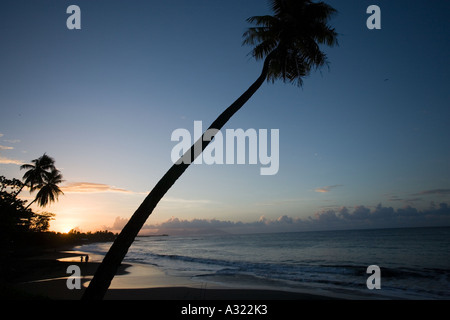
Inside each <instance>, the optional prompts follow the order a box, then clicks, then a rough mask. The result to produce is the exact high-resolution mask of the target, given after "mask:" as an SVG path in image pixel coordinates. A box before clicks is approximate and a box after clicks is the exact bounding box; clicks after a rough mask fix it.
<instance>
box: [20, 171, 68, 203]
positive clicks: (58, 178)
mask: <svg viewBox="0 0 450 320" xmlns="http://www.w3.org/2000/svg"><path fill="white" fill-rule="evenodd" d="M43 180H44V181H43V182H42V183H41V184H39V185H38V186H36V187H35V189H39V192H38V193H37V194H36V198H35V199H34V200H33V201H31V202H30V204H29V205H28V206H27V208H26V209H28V208H29V207H30V206H31V205H32V204H33V203H34V202H37V204H38V205H39V206H41V207H45V206H46V205H48V204H50V203H51V202H55V201H56V200H58V196H59V195H60V194H64V193H63V192H62V191H61V189H60V188H59V186H58V184H60V183H61V182H62V181H63V180H62V174H61V172H60V171H59V170H57V169H56V168H52V170H51V171H50V172H47V174H46V175H45V176H44V179H43Z"/></svg>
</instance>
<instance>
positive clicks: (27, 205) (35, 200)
mask: <svg viewBox="0 0 450 320" xmlns="http://www.w3.org/2000/svg"><path fill="white" fill-rule="evenodd" d="M36 200H37V198H35V199H34V200H33V201H31V202H30V203H29V204H28V205H27V207H26V208H25V210H27V209H28V208H29V207H30V206H31V205H32V204H33V203H35V202H36Z"/></svg>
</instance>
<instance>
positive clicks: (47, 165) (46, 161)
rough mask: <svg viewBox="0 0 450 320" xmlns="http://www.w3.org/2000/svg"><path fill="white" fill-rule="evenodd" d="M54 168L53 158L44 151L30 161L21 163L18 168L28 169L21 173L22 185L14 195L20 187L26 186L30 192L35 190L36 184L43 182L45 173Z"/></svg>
mask: <svg viewBox="0 0 450 320" xmlns="http://www.w3.org/2000/svg"><path fill="white" fill-rule="evenodd" d="M54 168H55V160H54V159H53V158H52V157H49V156H48V155H46V154H45V153H44V155H42V156H41V157H39V158H37V159H34V160H31V163H27V164H23V165H21V166H20V170H23V169H28V171H27V172H25V174H24V175H23V178H22V179H23V181H24V182H23V185H22V187H21V188H20V189H19V190H18V191H17V192H16V193H15V196H16V197H17V195H18V194H19V193H20V192H21V191H22V189H23V188H24V187H25V186H27V187H29V188H30V192H32V191H34V190H36V189H37V188H38V186H40V185H42V184H43V183H44V179H45V177H46V175H47V174H48V173H49V170H50V171H51V170H52V169H54Z"/></svg>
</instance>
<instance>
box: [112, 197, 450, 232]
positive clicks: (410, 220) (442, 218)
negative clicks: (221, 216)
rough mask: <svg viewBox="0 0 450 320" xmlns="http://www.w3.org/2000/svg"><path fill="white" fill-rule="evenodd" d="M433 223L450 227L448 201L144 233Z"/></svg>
mask: <svg viewBox="0 0 450 320" xmlns="http://www.w3.org/2000/svg"><path fill="white" fill-rule="evenodd" d="M127 221H128V219H125V218H121V217H117V218H116V220H115V221H114V224H113V226H112V227H111V229H112V230H113V231H117V232H119V231H120V230H121V229H122V228H123V227H124V225H125V224H126V223H127ZM429 226H450V206H449V205H448V204H447V203H441V204H439V205H434V204H432V205H430V207H429V208H427V209H423V210H419V209H417V208H413V207H411V206H406V207H404V208H399V209H394V208H392V207H383V206H382V205H381V204H379V205H378V206H376V207H375V208H369V207H366V206H357V207H354V208H353V209H352V210H350V209H348V208H347V207H342V208H339V209H330V210H323V211H320V212H316V213H315V214H313V215H312V216H309V217H308V218H303V219H302V218H293V217H289V216H287V215H283V216H280V217H279V218H277V219H268V218H265V217H261V218H260V219H259V220H258V221H253V222H241V221H237V222H236V221H224V220H217V219H193V220H182V219H178V218H171V219H169V220H167V221H165V222H162V223H159V224H146V225H144V227H143V228H142V230H141V234H142V235H145V234H170V235H182V234H220V233H259V232H261V233H263V232H294V231H315V230H342V229H361V228H397V227H398V228H401V227H429Z"/></svg>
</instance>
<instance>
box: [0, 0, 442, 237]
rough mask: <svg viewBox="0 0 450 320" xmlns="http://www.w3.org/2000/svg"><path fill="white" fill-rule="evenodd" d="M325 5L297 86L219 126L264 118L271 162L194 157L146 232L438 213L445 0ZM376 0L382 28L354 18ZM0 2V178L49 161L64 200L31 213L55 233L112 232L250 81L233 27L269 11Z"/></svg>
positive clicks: (407, 221)
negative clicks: (266, 171) (271, 169)
mask: <svg viewBox="0 0 450 320" xmlns="http://www.w3.org/2000/svg"><path fill="white" fill-rule="evenodd" d="M327 3H329V4H330V5H331V6H333V7H334V8H335V9H337V11H338V14H337V15H336V16H335V17H333V18H332V19H331V21H330V24H331V25H332V26H334V27H335V29H336V31H337V33H338V34H339V36H338V41H339V46H336V47H333V48H327V47H323V48H322V49H323V51H324V52H325V53H326V54H327V57H328V60H329V65H328V66H327V67H324V68H322V69H321V70H319V71H316V72H314V73H312V74H311V75H310V76H308V77H307V78H305V79H304V85H303V87H301V88H299V87H296V86H293V85H291V84H285V83H282V82H276V83H274V84H272V83H265V84H263V85H262V87H261V88H260V89H259V90H258V91H257V92H256V93H255V95H254V96H253V97H252V98H251V99H250V101H248V102H247V103H246V105H245V106H244V107H243V108H242V109H241V110H240V111H239V112H238V113H237V114H236V115H235V116H234V117H233V118H232V119H231V120H230V121H229V122H228V124H227V125H226V126H225V128H224V129H223V130H225V129H235V130H236V129H243V130H247V129H255V130H256V131H257V132H259V130H260V129H267V130H268V131H269V132H270V130H273V129H276V130H278V132H279V170H278V172H277V173H276V174H274V175H261V174H260V168H261V163H257V164H249V163H248V162H247V163H246V164H212V165H208V164H193V165H191V166H190V167H189V168H188V170H187V171H186V172H185V174H184V175H183V176H182V177H181V178H180V179H179V180H178V181H177V182H176V183H175V185H174V186H173V187H172V188H171V189H170V190H169V192H168V193H167V194H166V195H165V197H164V198H163V199H162V201H161V202H160V204H159V205H158V206H157V208H156V209H155V210H154V212H153V214H152V215H151V216H150V218H149V219H148V220H147V223H146V226H145V227H144V228H143V232H147V233H151V232H163V231H167V230H169V231H170V232H173V233H176V232H177V230H178V232H179V231H180V230H185V231H186V230H191V231H192V230H196V231H198V230H200V229H208V230H221V231H225V232H270V231H277V232H282V231H301V230H325V229H351V228H354V227H358V228H370V227H410V226H435V225H450V209H449V207H448V204H449V203H450V165H449V164H450V142H449V141H450V139H449V137H450V126H449V119H450V108H449V101H450V90H449V85H450V63H449V51H450V50H449V49H450V41H449V39H450V26H449V20H448V14H447V13H448V12H449V10H450V3H449V2H448V1H444V0H437V1H433V2H432V3H431V2H429V1H414V2H411V1H406V0H398V1H385V0H374V1H360V0H358V1H356V0H340V1H338V0H329V1H327ZM73 4H75V5H78V6H79V8H80V11H81V16H80V17H81V18H80V26H81V29H69V28H68V27H67V24H66V21H67V19H68V18H69V17H70V16H71V14H70V13H69V14H68V13H66V10H67V8H68V7H69V6H70V5H73ZM373 4H375V5H378V6H379V8H380V12H381V15H380V17H381V19H380V24H381V29H368V28H367V25H366V21H367V19H368V18H369V17H370V16H371V14H368V13H366V10H367V8H368V7H369V6H370V5H373ZM0 6H1V9H0V39H1V46H2V50H0V70H1V72H0V110H1V111H0V175H4V176H6V177H7V178H21V177H22V176H23V174H24V173H25V172H24V171H23V170H20V165H21V164H23V163H29V162H31V160H33V159H36V158H38V157H40V156H42V155H43V154H44V153H47V154H48V155H50V156H51V157H53V158H54V159H55V165H56V167H57V168H58V169H59V170H60V171H61V173H62V174H63V177H64V182H63V183H62V184H61V189H62V190H63V192H64V195H61V196H60V198H59V201H58V202H57V203H54V204H52V205H50V206H49V207H46V208H40V207H36V206H34V205H33V209H34V210H35V211H37V212H42V211H49V212H53V213H55V214H56V216H55V220H54V221H52V222H51V227H50V229H51V230H54V231H61V232H66V231H68V230H70V229H72V228H78V230H81V231H95V230H104V229H108V230H115V231H120V229H121V228H122V227H123V225H124V223H125V222H126V221H127V219H128V218H129V217H131V215H132V214H133V212H134V211H135V210H136V209H137V207H138V206H139V204H140V203H141V202H142V200H143V199H144V198H145V195H146V194H147V193H148V192H149V191H150V190H151V189H152V188H153V186H154V185H155V184H156V183H157V182H158V180H159V179H160V178H161V177H162V176H163V175H164V173H165V172H166V171H167V170H168V169H169V168H170V167H171V165H172V160H171V152H172V149H173V148H174V147H175V146H176V145H177V143H178V142H177V141H172V139H171V135H172V133H173V132H174V131H175V130H177V129H186V130H188V131H189V132H191V133H193V132H194V121H202V124H203V128H204V129H206V128H207V127H208V126H209V124H210V123H211V122H212V121H213V120H214V119H215V118H216V117H217V116H218V115H219V114H220V113H221V112H222V111H223V110H224V109H225V108H226V107H228V106H229V105H230V104H231V103H232V102H233V101H234V100H235V99H236V98H237V97H239V95H240V94H242V93H243V92H244V91H245V90H246V89H247V88H248V87H249V86H250V85H251V84H252V83H253V81H255V80H256V78H257V77H258V76H259V74H260V72H261V68H262V62H261V61H255V60H254V59H253V58H252V57H251V56H250V55H249V52H250V51H251V48H250V47H249V46H243V45H242V34H243V33H244V32H245V31H246V29H247V28H248V27H250V25H249V24H248V23H247V22H246V19H247V18H248V17H250V16H254V15H266V14H270V7H269V5H268V2H267V1H263V0H246V1H239V0H229V1H219V0H167V1H140V0H133V1H125V0H108V1H106V0H97V1H85V0H73V1H56V0H52V1H48V0H43V1H30V0H28V1H23V0H14V1H13V0H6V1H2V2H1V4H0ZM223 132H225V131H223ZM247 150H248V149H247ZM225 151H226V150H225ZM225 151H224V152H225ZM20 196H21V198H22V199H25V200H29V201H31V200H32V199H33V198H34V194H29V192H27V191H23V192H22V193H21V195H20Z"/></svg>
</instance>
